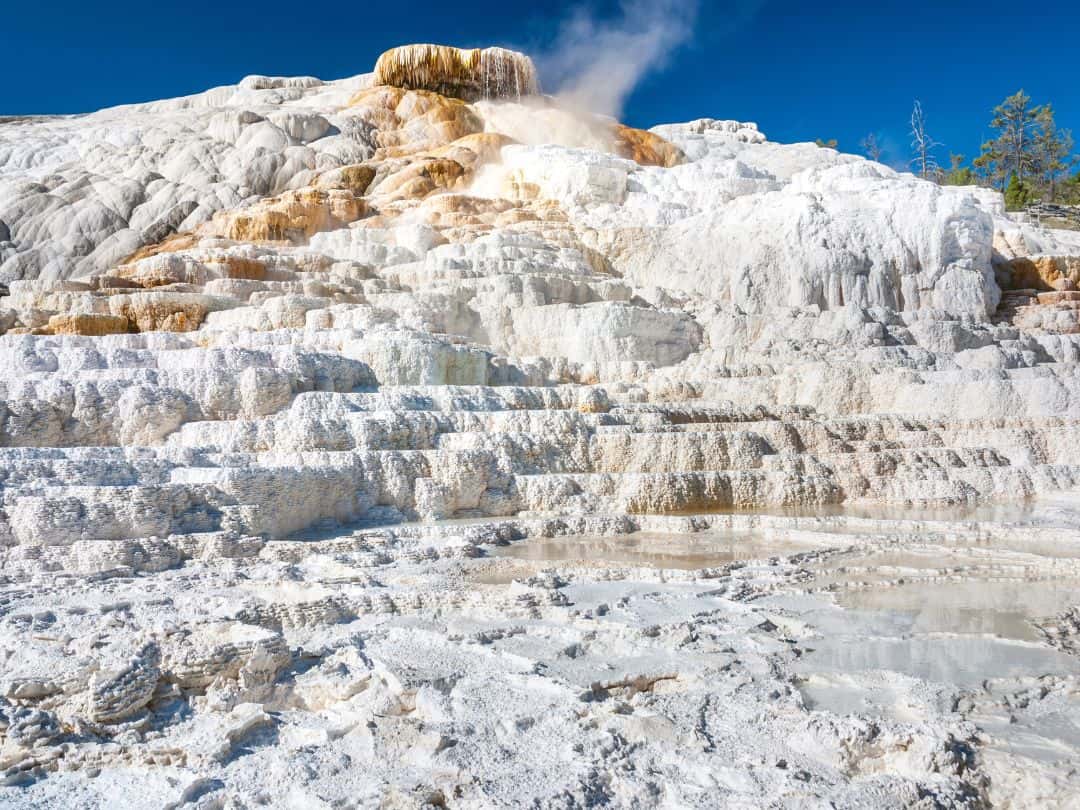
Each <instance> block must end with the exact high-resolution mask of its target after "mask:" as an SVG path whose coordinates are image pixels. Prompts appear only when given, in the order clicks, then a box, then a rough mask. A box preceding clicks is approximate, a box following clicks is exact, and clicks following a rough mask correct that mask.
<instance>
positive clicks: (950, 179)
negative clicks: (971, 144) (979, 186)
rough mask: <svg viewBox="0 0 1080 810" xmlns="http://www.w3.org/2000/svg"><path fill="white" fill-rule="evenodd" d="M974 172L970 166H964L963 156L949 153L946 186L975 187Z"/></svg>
mask: <svg viewBox="0 0 1080 810" xmlns="http://www.w3.org/2000/svg"><path fill="white" fill-rule="evenodd" d="M975 181H976V177H975V172H974V171H972V169H971V167H970V166H965V165H964V156H963V155H954V154H952V153H951V152H950V153H949V173H948V174H946V175H945V180H944V183H943V184H944V185H946V186H973V185H975Z"/></svg>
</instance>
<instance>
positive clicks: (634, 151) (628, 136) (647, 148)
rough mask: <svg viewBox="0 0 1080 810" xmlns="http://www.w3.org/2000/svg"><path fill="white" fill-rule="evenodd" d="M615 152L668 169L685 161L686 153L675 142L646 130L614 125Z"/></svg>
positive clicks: (639, 161)
mask: <svg viewBox="0 0 1080 810" xmlns="http://www.w3.org/2000/svg"><path fill="white" fill-rule="evenodd" d="M615 153H616V154H617V155H619V157H624V158H629V159H630V160H633V161H636V162H637V163H640V164H641V165H642V166H660V167H662V168H665V169H670V168H671V167H672V166H678V165H679V164H680V163H684V162H685V161H686V155H684V154H683V151H682V150H681V149H680V148H679V147H677V146H676V145H675V144H673V143H671V142H669V141H666V140H664V139H663V138H661V137H660V136H659V135H654V134H653V133H651V132H649V131H648V130H644V129H634V128H633V127H628V126H624V125H623V124H616V125H615Z"/></svg>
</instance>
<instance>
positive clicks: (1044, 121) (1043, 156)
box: [1032, 104, 1078, 202]
mask: <svg viewBox="0 0 1080 810" xmlns="http://www.w3.org/2000/svg"><path fill="white" fill-rule="evenodd" d="M1037 121H1038V127H1039V128H1038V132H1037V133H1036V135H1035V139H1034V145H1033V147H1032V155H1033V158H1032V162H1033V165H1034V169H1035V173H1036V174H1037V175H1038V178H1039V182H1040V185H1041V186H1042V187H1043V188H1045V189H1046V193H1047V197H1048V199H1049V201H1050V202H1053V201H1054V199H1055V197H1056V196H1057V187H1058V182H1059V181H1060V180H1061V179H1062V178H1064V177H1067V176H1068V173H1069V171H1070V170H1071V169H1072V168H1073V167H1074V166H1076V164H1077V160H1078V158H1077V157H1076V156H1074V155H1073V154H1072V150H1073V145H1074V144H1073V137H1072V133H1071V132H1070V131H1069V130H1067V129H1058V127H1057V123H1056V122H1055V120H1054V108H1053V107H1052V106H1051V105H1049V104H1046V105H1043V106H1042V107H1040V108H1039V112H1038V115H1037Z"/></svg>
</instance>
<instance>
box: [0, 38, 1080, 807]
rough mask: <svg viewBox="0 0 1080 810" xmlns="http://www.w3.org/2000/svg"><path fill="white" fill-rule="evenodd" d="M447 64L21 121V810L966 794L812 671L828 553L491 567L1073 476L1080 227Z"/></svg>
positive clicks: (1031, 490) (6, 150)
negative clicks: (445, 81)
mask: <svg viewBox="0 0 1080 810" xmlns="http://www.w3.org/2000/svg"><path fill="white" fill-rule="evenodd" d="M436 56H438V54H436ZM411 58H412V57H410V59H411ZM440 58H441V57H440ZM456 58H457V57H455V59H456ZM470 58H471V57H470ZM500 58H501V57H500ZM425 60H426V61H424V60H421V61H422V64H419V63H418V64H419V67H417V66H416V65H413V61H416V60H413V61H409V60H408V59H406V60H404V62H403V64H404V63H407V64H408V65H413V68H410V70H411V72H410V73H409V75H410V76H413V77H414V78H415V77H416V76H418V75H420V74H423V76H422V77H421V78H424V81H423V82H419V83H417V82H412V83H409V82H404V81H402V82H401V84H403V85H404V86H395V85H394V79H393V77H394V75H396V74H395V73H394V71H392V70H390V69H389V68H387V69H386V70H384V71H383V75H382V76H381V78H380V79H379V82H378V83H377V84H373V81H372V78H371V76H359V77H355V78H353V79H347V80H342V81H338V82H326V83H324V82H322V81H320V80H317V79H311V78H299V79H279V78H269V77H248V78H247V79H245V80H243V81H242V82H241V83H239V84H238V85H236V86H233V87H225V88H217V89H215V90H211V91H208V92H206V93H203V94H199V95H197V96H192V97H189V98H184V99H175V100H172V101H166V102H156V103H153V104H145V105H138V106H134V107H126V108H117V109H114V110H105V111H102V112H99V113H94V114H92V115H87V116H72V117H63V118H42V119H13V120H6V121H4V122H3V123H0V239H2V241H0V283H2V284H3V286H2V287H0V294H2V295H0V369H2V372H0V605H2V606H3V609H2V611H0V662H2V664H3V666H2V670H3V677H2V679H0V773H2V774H3V776H4V778H5V779H6V781H7V783H8V784H9V785H11V787H10V788H9V789H0V802H4V803H8V804H11V805H12V806H19V805H21V804H25V805H26V806H31V805H34V804H41V803H48V802H49V801H53V800H56V797H57V796H61V795H65V791H70V790H74V791H76V793H75V794H74V795H76V798H75V799H74V800H73V801H74V802H75V803H77V804H82V805H86V806H94V805H102V804H106V803H108V802H109V801H114V800H115V801H116V802H119V803H120V804H123V805H135V804H138V803H139V802H140V801H141V800H142V798H145V796H153V797H156V799H160V800H161V803H163V804H164V803H168V802H179V803H183V802H189V801H190V802H196V803H197V802H199V801H201V800H203V799H205V802H206V804H205V806H207V807H211V806H225V804H226V802H227V800H235V801H236V802H238V803H239V804H238V806H240V804H243V805H245V806H246V804H249V803H250V804H276V805H280V806H286V805H288V804H289V802H293V803H294V804H303V803H304V802H308V803H309V804H312V803H315V802H316V801H318V802H323V801H326V802H329V803H333V802H335V801H338V799H341V800H344V795H345V794H350V795H352V796H353V797H354V798H355V797H356V796H365V797H369V796H370V797H373V798H372V801H373V802H374V801H376V799H378V800H382V801H384V803H388V804H387V806H390V804H392V803H393V802H398V803H399V804H398V805H395V806H423V805H424V803H425V802H427V803H428V804H429V805H436V806H451V805H452V806H457V805H458V803H460V806H495V805H503V806H508V805H514V804H527V803H533V804H535V805H536V806H587V805H591V804H597V803H603V802H607V803H609V804H613V805H620V806H644V805H650V804H658V803H663V801H665V800H666V801H669V802H670V803H672V804H673V805H674V804H680V805H687V806H711V805H712V804H715V803H717V802H718V801H719V803H721V804H723V803H724V801H730V802H731V803H739V802H744V803H749V804H770V803H777V802H781V801H783V802H796V803H799V802H818V803H824V802H827V801H832V802H834V803H837V804H840V805H845V806H908V805H910V804H912V803H914V802H916V801H919V798H918V797H927V796H932V797H933V800H934V801H936V802H938V803H939V804H940V805H941V806H979V805H978V802H979V801H983V800H984V799H985V797H986V795H987V794H986V792H985V791H986V781H985V778H984V776H985V775H984V774H982V773H980V772H979V771H978V769H977V768H976V767H975V765H974V764H973V762H974V759H973V754H971V750H972V746H975V745H977V739H976V735H975V734H974V731H973V729H972V727H971V726H970V724H966V723H963V722H954V721H955V720H956V718H950V717H944V716H943V715H940V714H933V715H932V716H931V715H925V716H923V717H922V719H920V720H917V721H912V722H906V721H905V722H901V721H899V720H897V721H894V720H888V721H885V720H881V721H880V722H879V721H875V720H868V719H867V718H865V717H853V716H837V715H831V714H828V713H824V712H816V711H811V709H810V708H809V707H807V706H806V705H805V704H804V702H803V700H802V698H801V697H800V695H799V693H798V692H797V691H796V690H795V689H793V688H792V686H791V683H790V681H791V677H792V676H791V675H790V673H791V671H792V669H791V668H792V667H793V666H794V663H795V660H796V659H797V658H798V655H799V654H801V653H799V652H798V649H799V648H798V646H796V645H795V637H796V636H799V637H800V638H801V637H802V636H800V633H802V632H803V631H801V630H799V629H798V628H797V627H795V625H790V626H788V627H787V628H786V629H785V630H784V631H783V632H785V633H788V634H789V636H788V637H783V638H779V637H777V632H778V625H777V624H775V623H773V621H772V619H773V618H776V616H775V615H774V614H773V613H771V612H770V611H769V610H766V609H764V608H761V607H757V606H755V605H754V604H752V603H753V601H754V600H755V599H757V598H759V597H761V596H763V595H765V594H768V593H772V592H773V590H774V589H775V588H777V587H779V585H778V583H780V582H783V583H784V587H789V586H790V587H795V586H796V585H797V583H798V582H800V581H801V580H800V577H804V575H803V574H802V573H800V571H799V570H798V569H797V568H796V567H790V568H783V567H782V566H778V565H773V566H764V565H762V566H760V567H757V566H749V567H747V570H746V571H743V572H742V573H740V569H741V565H736V564H733V565H732V566H731V567H729V568H727V567H725V568H723V569H714V568H710V569H709V570H704V569H702V570H699V571H697V572H690V573H686V572H684V573H682V574H678V575H675V574H671V575H669V574H664V573H661V574H655V573H652V574H642V573H640V572H638V573H636V574H635V573H632V572H631V573H626V572H622V573H618V572H616V573H612V572H610V571H606V570H601V571H599V572H597V573H596V574H595V575H594V574H587V573H582V572H578V574H576V575H575V576H574V578H572V579H565V578H560V575H558V574H555V573H550V572H549V573H541V574H538V575H536V576H534V577H532V578H528V579H526V580H518V581H516V582H514V583H513V584H507V583H505V582H502V583H499V582H496V583H484V582H473V581H472V580H470V579H469V577H471V576H473V574H474V573H475V571H474V569H473V568H472V567H470V566H473V565H474V563H476V562H477V558H481V557H483V556H484V555H485V554H486V553H488V552H489V551H490V550H491V548H492V547H493V546H494V545H495V544H499V543H505V542H507V541H511V540H518V539H520V538H522V537H524V536H533V537H543V536H549V537H550V536H553V535H573V534H584V533H591V534H601V535H603V534H622V533H626V532H629V531H634V530H637V529H642V528H646V527H648V526H651V525H654V524H655V525H663V526H665V527H668V528H672V530H673V531H684V530H700V529H702V527H705V526H712V525H713V523H714V522H715V521H716V520H717V513H721V512H727V511H730V510H743V509H759V510H760V509H785V510H794V511H795V512H799V511H800V510H802V511H804V512H805V511H806V510H811V511H812V510H814V509H821V508H824V507H830V506H831V507H835V506H836V505H838V504H851V503H878V504H881V503H889V504H897V505H910V504H922V505H940V504H971V503H978V502H983V501H987V500H993V499H1008V498H1023V497H1028V496H1032V495H1037V494H1044V493H1051V492H1057V491H1061V490H1067V489H1071V488H1075V487H1077V486H1080V325H1078V321H1077V317H1078V313H1080V293H1077V292H1075V283H1076V282H1077V281H1080V259H1077V256H1080V242H1078V241H1077V240H1076V238H1075V234H1070V233H1062V232H1053V231H1048V230H1046V229H1039V228H1037V227H1035V226H1032V225H1030V224H1022V223H1015V222H1012V221H1011V220H1009V219H1008V218H1007V217H1006V216H1005V214H1004V211H1003V209H1002V206H1001V200H1000V197H999V196H998V195H996V194H993V193H990V192H986V191H984V190H980V189H975V188H943V187H939V186H937V185H934V184H932V183H928V182H924V181H921V180H918V179H916V178H915V177H913V176H911V175H908V174H900V173H897V172H894V171H892V170H891V169H888V168H887V167H884V166H881V165H879V164H875V163H871V162H868V161H865V160H863V159H861V158H857V157H853V156H850V155H842V154H839V153H837V152H835V151H833V150H830V149H820V148H818V147H816V146H814V145H812V144H792V145H783V144H777V143H771V142H769V141H767V140H766V138H765V135H764V134H763V133H762V132H760V131H759V130H758V128H757V127H756V126H755V125H753V124H747V123H739V122H732V121H718V120H714V119H701V120H698V121H694V122H690V123H687V124H677V125H668V126H662V127H657V128H655V129H654V130H652V131H651V132H649V133H643V132H641V131H637V130H630V129H628V128H623V127H616V126H615V125H614V124H613V122H609V121H605V120H602V119H593V118H591V117H588V116H585V117H583V116H581V115H580V114H574V113H571V112H569V111H566V110H561V109H559V108H558V106H557V104H556V103H555V102H554V101H553V100H545V99H543V98H541V97H534V98H528V99H525V98H523V99H520V100H518V99H517V91H516V90H515V92H513V93H509V95H510V96H511V98H510V99H509V100H508V99H506V98H496V99H493V98H491V96H492V95H496V96H506V95H507V94H508V93H507V92H501V91H500V92H499V93H495V94H492V93H487V92H479V91H478V92H473V90H476V88H475V87H473V85H472V84H470V85H469V87H470V88H472V89H471V90H470V91H469V92H463V93H457V94H456V95H458V96H463V97H460V98H459V97H454V95H455V94H448V95H440V94H439V93H438V92H433V90H432V88H434V89H435V90H437V89H439V87H441V86H442V85H440V83H439V82H440V79H439V76H435V78H434V79H432V77H431V76H429V75H428V74H429V73H430V71H432V70H436V72H437V69H438V66H439V64H441V62H440V60H439V59H437V58H435V56H432V57H431V59H427V57H425ZM477 60H479V57H477ZM399 61H401V60H399ZM455 64H456V63H455ZM469 64H472V63H469ZM476 64H477V65H479V66H482V67H483V66H488V67H490V65H488V63H487V62H482V61H477V62H476ZM499 64H502V63H499ZM508 64H509V63H508ZM513 64H517V65H518V66H519V67H520V64H519V63H518V62H514V63H513ZM459 67H460V66H459ZM496 67H498V65H496ZM504 67H505V65H504ZM414 68H415V69H414ZM421 68H422V69H421ZM478 69H479V68H478ZM507 69H509V68H507ZM499 70H502V68H499ZM522 70H524V69H523V68H522ZM496 73H498V70H496ZM504 74H505V75H504ZM477 75H480V76H481V78H483V75H481V74H477ZM498 76H499V77H501V78H499V81H503V80H505V81H506V82H511V84H513V85H514V87H515V88H516V87H517V85H518V84H520V83H521V82H522V81H523V78H522V76H524V74H522V76H519V75H517V74H513V75H511V74H508V73H506V72H505V70H504V71H503V73H498ZM508 77H509V78H508ZM451 78H452V77H451ZM458 78H459V79H460V77H458ZM466 78H468V79H469V81H470V82H472V81H473V79H475V78H476V76H474V75H473V74H471V73H470V74H469V76H467V77H466ZM497 78H498V77H497ZM525 78H526V79H528V81H525V84H526V85H527V87H526V88H525V89H526V91H527V92H528V93H533V92H534V91H535V90H536V87H535V83H534V81H533V79H532V78H529V77H527V76H526V77H525ZM455 81H457V79H455ZM473 83H474V84H475V82H473ZM504 84H505V82H504ZM414 85H415V86H414ZM500 86H502V85H500ZM509 86H510V85H509V84H507V85H506V87H509ZM503 89H505V87H504V88H503ZM474 97H477V98H479V97H484V99H485V100H482V101H478V102H476V103H470V99H473V98H474ZM531 122H537V123H536V125H535V126H530V123H531ZM1003 288H1004V297H1003ZM685 515H692V516H693V517H682V516H685ZM455 519H456V520H455ZM465 519H467V520H465ZM446 521H450V522H446ZM785 525H786V524H785ZM605 571H606V572H605ZM616 614H617V616H618V620H617V621H614V620H613V619H611V618H610V616H614V615H616ZM605 616H609V618H608V619H605V618H604V617H605ZM808 632H809V631H806V633H808ZM789 641H790V642H791V643H790V644H789V643H788V642H789ZM800 643H801V642H800ZM530 752H532V754H531V755H530ZM505 759H509V760H511V761H512V762H511V764H509V765H506V766H505V767H504V766H503V765H496V764H495V761H496V760H505ZM781 762H782V763H784V764H783V765H781V764H780V763H781ZM290 763H293V764H295V763H302V765H297V766H296V767H300V768H302V769H303V770H304V774H305V775H304V776H303V778H300V777H296V775H295V774H294V773H293V772H292V771H291V770H290V769H291V768H293V764H290ZM789 763H790V764H789ZM766 766H767V769H766ZM706 773H708V774H712V775H711V776H710V777H709V780H707V784H706V783H705V782H702V781H701V780H702V779H704V776H703V774H706ZM650 774H663V778H659V777H657V778H654V777H653V776H650ZM95 775H101V777H99V778H101V780H102V781H101V782H100V783H99V784H101V785H102V787H100V788H99V787H94V784H93V783H92V782H91V780H92V777H94V776H95ZM266 784H273V785H274V786H275V787H273V788H272V789H270V788H266V787H265V785H266ZM279 788H280V789H281V790H286V789H287V790H289V791H294V792H295V796H294V795H293V793H289V794H288V795H289V796H292V797H293V798H281V796H278V795H277V794H275V793H273V791H276V790H278V789H279ZM268 791H269V792H268ZM283 795H284V794H283ZM117 796H119V797H120V798H116V797H117ZM717 796H721V797H723V799H724V801H720V800H718V799H717V798H716V797H717ZM140 797H141V798H140ZM200 797H202V798H200ZM710 797H711V798H710ZM792 797H795V798H792ZM294 799H295V801H293V800H294ZM363 801H367V799H366V798H365V799H364V800H363Z"/></svg>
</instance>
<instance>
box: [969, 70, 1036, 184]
mask: <svg viewBox="0 0 1080 810" xmlns="http://www.w3.org/2000/svg"><path fill="white" fill-rule="evenodd" d="M1040 111H1041V108H1040V107H1037V106H1032V104H1031V97H1030V96H1028V95H1027V94H1026V93H1024V91H1023V90H1020V91H1019V92H1016V93H1013V94H1012V95H1011V96H1009V97H1008V98H1006V99H1005V100H1004V101H1003V102H1001V103H1000V104H999V105H997V106H996V107H994V117H993V119H992V120H991V121H990V126H991V127H993V128H994V129H996V130H997V133H998V135H997V137H996V138H994V139H993V140H991V141H987V142H986V143H984V144H983V154H982V155H980V156H979V159H980V160H982V161H983V165H984V166H986V168H988V169H989V168H990V167H991V166H993V167H994V168H995V169H996V171H995V175H996V178H995V179H998V180H1003V179H1004V177H1005V176H1006V173H1012V174H1015V175H1016V178H1017V182H1018V183H1020V184H1021V185H1023V183H1024V177H1025V176H1026V175H1028V174H1030V173H1031V172H1032V170H1033V169H1034V164H1035V157H1034V156H1035V144H1036V134H1037V132H1038V130H1039V128H1040V127H1039V115H1040ZM1009 182H1010V184H1011V182H1012V181H1011V180H1010V181H1009Z"/></svg>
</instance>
